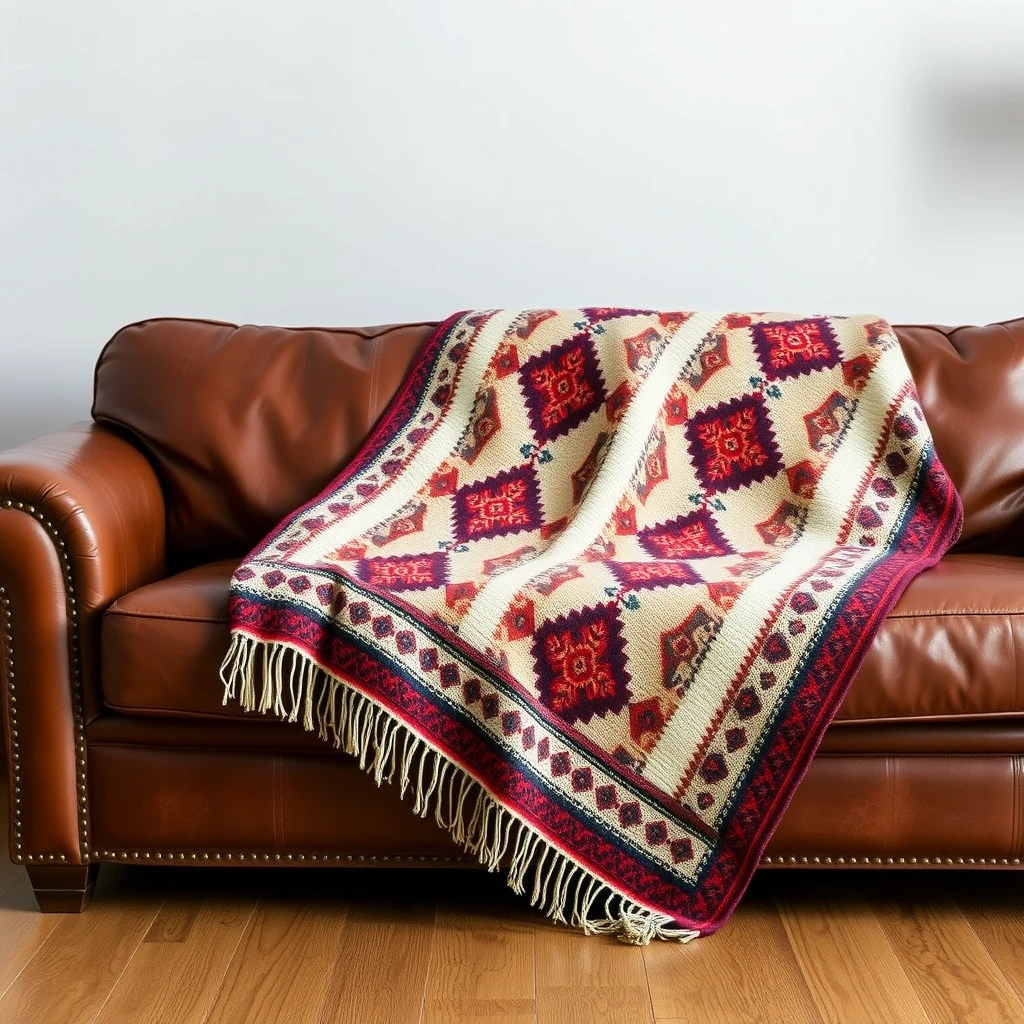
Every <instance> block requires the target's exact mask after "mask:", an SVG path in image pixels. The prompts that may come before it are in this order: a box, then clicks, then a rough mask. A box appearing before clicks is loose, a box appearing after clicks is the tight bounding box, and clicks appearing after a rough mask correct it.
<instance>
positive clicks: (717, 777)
mask: <svg viewBox="0 0 1024 1024" xmlns="http://www.w3.org/2000/svg"><path fill="white" fill-rule="evenodd" d="M728 774H729V766H728V765H727V764H726V763H725V758H724V757H722V755H721V754H719V753H718V752H717V751H715V752H714V753H713V754H708V756H707V757H705V758H704V763H703V764H702V765H701V766H700V777H701V778H702V779H703V780H704V781H705V782H706V783H708V784H709V785H714V784H715V783H716V782H721V781H722V779H724V778H725V777H726V776H727V775H728Z"/></svg>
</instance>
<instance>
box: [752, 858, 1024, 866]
mask: <svg viewBox="0 0 1024 1024" xmlns="http://www.w3.org/2000/svg"><path fill="white" fill-rule="evenodd" d="M761 863H762V864H874V865H879V864H881V865H893V864H934V865H942V866H944V867H961V866H967V865H971V864H980V865H982V866H984V865H989V866H994V867H1017V866H1019V865H1021V864H1024V857H762V858H761Z"/></svg>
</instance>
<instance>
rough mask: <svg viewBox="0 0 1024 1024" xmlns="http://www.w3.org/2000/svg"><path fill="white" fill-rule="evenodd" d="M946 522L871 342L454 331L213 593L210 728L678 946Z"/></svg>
mask: <svg viewBox="0 0 1024 1024" xmlns="http://www.w3.org/2000/svg"><path fill="white" fill-rule="evenodd" d="M310 443H315V437H313V438H310ZM961 520H962V510H961V506H960V502H959V499H958V497H957V494H956V491H955V489H954V487H953V485H952V483H951V481H950V479H949V477H948V476H947V474H946V473H945V471H944V470H943V468H942V466H941V464H940V462H939V460H938V459H937V457H936V454H935V451H934V449H933V446H932V442H931V437H930V434H929V432H928V429H927V425H926V423H925V421H924V417H923V415H922V412H921V408H920V405H919V403H918V399H917V395H916V392H915V388H914V384H913V380H912V378H911V376H910V372H909V370H908V368H907V365H906V362H905V361H904V358H903V354H902V351H901V349H900V346H899V343H898V341H897V338H896V335H895V334H894V332H893V330H892V329H891V327H890V326H889V325H888V324H887V323H885V322H884V321H882V320H879V319H877V318H875V317H863V316H861V317H825V316H792V315H782V314H765V313H754V314H738V313H734V314H726V315H720V314H706V313H687V312H678V313H675V312H656V311H650V310H635V309H620V308H585V309H574V310H554V309H545V310H491V311H483V312H471V313H464V314H458V315H456V316H454V317H452V318H450V319H449V320H447V321H446V322H445V323H444V324H443V325H441V327H440V328H439V329H438V330H437V332H436V333H435V334H434V336H433V337H432V338H431V340H430V341H429V342H428V343H427V345H426V346H425V348H424V350H423V351H422V353H421V354H420V356H419V357H418V360H417V362H416V364H415V366H414V367H413V369H412V370H411V372H410V374H409V376H408V378H407V380H406V382H405V384H404V386H403V388H402V389H401V391H400V392H399V394H398V395H397V396H396V398H395V400H394V401H393V402H392V404H391V406H390V408H389V410H388V411H387V412H386V413H385V415H384V416H383V418H382V420H381V422H380V423H379V424H378V425H377V427H376V428H375V429H374V431H373V433H372V434H371V436H370V438H369V439H368V440H367V442H366V443H365V445H364V446H363V448H362V450H361V451H360V452H359V453H358V455H357V456H356V457H355V459H354V460H353V461H352V462H351V464H350V465H348V466H346V467H345V468H344V469H343V470H342V471H341V474H340V476H338V477H337V479H335V480H334V481H333V482H332V483H331V484H330V485H329V486H328V487H327V488H326V490H325V491H324V492H323V493H322V494H320V495H319V496H318V497H316V498H315V499H314V500H313V501H311V502H310V503H309V504H308V505H306V506H305V507H304V508H302V509H300V510H298V511H297V512H295V513H294V514H293V515H291V516H289V517H288V519H287V520H285V522H283V523H282V524H281V525H280V526H279V527H278V528H277V529H276V530H274V532H273V533H272V534H271V535H270V536H269V537H267V538H266V539H265V540H264V541H263V542H262V543H261V544H260V545H259V547H258V548H257V549H256V550H255V551H253V552H252V554H251V555H249V557H248V558H246V560H245V561H244V562H243V563H242V564H241V565H240V566H239V568H238V569H237V571H236V572H235V574H234V577H233V580H232V584H231V604H230V614H231V629H232V640H231V648H230V651H229V653H228V656H227V658H226V660H225V662H224V668H223V676H224V682H225V698H224V699H225V701H227V700H229V699H230V700H236V701H239V702H240V703H241V704H242V705H243V706H244V707H245V708H247V709H250V710H257V711H259V712H262V713H265V714H273V715H276V716H277V717H279V718H283V719H287V720H290V721H293V722H301V723H302V725H303V726H304V727H305V728H306V729H316V730H318V731H319V734H320V736H321V737H322V738H323V739H324V740H325V741H327V742H332V743H333V744H334V745H335V746H337V747H340V748H342V749H343V750H345V751H347V752H348V753H350V754H353V755H355V756H356V757H358V759H359V762H360V765H361V766H362V767H363V768H364V769H365V770H367V771H369V772H371V773H372V774H373V776H374V778H375V779H376V780H377V782H378V783H380V782H382V781H384V780H387V781H389V782H395V783H396V784H397V785H398V787H399V788H400V790H401V791H402V792H403V794H404V793H405V792H406V791H407V790H408V791H411V795H412V801H413V806H412V811H413V813H416V814H421V815H427V814H429V815H432V816H434V817H435V818H436V820H437V822H438V823H439V824H440V825H441V826H443V827H445V828H447V829H449V830H450V831H451V833H452V836H453V838H454V840H455V842H457V843H458V844H460V845H461V846H462V847H463V848H465V849H467V850H470V851H472V852H474V853H476V854H478V856H479V858H480V860H481V862H483V863H484V864H486V865H487V866H488V867H490V868H492V869H494V868H499V867H500V868H501V869H503V870H505V871H506V872H507V877H508V882H509V885H510V886H511V887H512V888H513V889H514V890H515V891H517V892H526V893H527V895H528V896H529V897H530V898H531V900H532V902H533V903H534V904H536V905H539V906H540V907H542V908H543V909H544V910H545V911H546V912H547V913H548V914H549V915H551V916H552V917H554V918H555V919H556V920H559V921H565V922H568V923H571V924H573V925H576V926H578V927H581V928H583V929H584V930H585V931H588V932H610V933H614V934H617V935H618V936H619V937H620V938H621V939H623V940H624V941H628V942H634V943H644V942H647V941H649V940H650V939H651V938H652V937H662V938H680V939H687V938H692V937H694V936H696V935H697V934H701V933H707V932H710V931H713V930H714V929H715V928H717V927H718V926H719V925H721V924H722V923H723V922H724V921H725V920H726V919H727V918H728V916H729V914H730V913H731V912H732V909H733V908H734V907H735V905H736V902H737V900H738V899H739V897H740V896H741V894H742V892H743V890H744V888H745V887H746V885H747V883H748V882H749V880H750V877H751V875H752V873H753V871H754V869H755V867H756V865H757V863H758V860H759V858H760V855H761V852H762V850H763V848H764V846H765V844H766V843H767V841H768V839H769V837H770V836H771V833H772V831H773V829H774V827H775V825H776V824H777V823H778V821H779V818H780V817H781V815H782V812H783V811H784V809H785V807H786V805H787V803H788V801H789V799H790V797H791V796H792V794H793V792H794V789H795V787H796V785H797V783H798V782H799V780H800V778H801V777H802V775H803V773H804V772H805V771H806V769H807V767H808V764H809V762H810V760H811V757H812V756H813V754H814V751H815V749H816V747H817V745H818V743H819V741H820V739H821V737H822V734H823V732H824V730H825V728H826V726H827V725H828V723H829V722H830V720H831V718H832V716H833V715H834V713H835V711H836V709H837V708H838V706H839V704H840V702H841V700H842V698H843V696H844V694H845V692H846V690H847V688H848V686H849V684H850V682H851V680H852V679H853V677H854V674H855V673H856V671H857V668H858V666H859V664H860V662H861V660H862V658H863V656H864V654H865V652H866V650H867V648H868V646H869V645H870V643H871V641H872V638H873V636H874V635H875V633H876V631H877V630H878V628H879V626H880V625H881V622H882V620H883V619H884V617H885V616H886V614H887V613H888V611H889V609H890V608H891V607H892V605H893V604H894V602H895V601H896V599H897V598H898V597H899V595H900V593H901V592H902V590H903V588H904V587H905V586H906V585H907V583H909V581H910V580H911V579H912V578H913V577H914V576H915V575H916V574H917V573H919V572H921V571H922V570H924V569H927V568H928V567H929V566H931V565H933V564H934V563H935V562H936V561H937V560H938V559H939V558H940V557H941V555H942V554H943V553H944V552H945V550H946V549H947V548H948V547H949V545H950V544H951V543H952V542H953V540H954V539H955V538H956V536H957V534H958V532H959V529H960V523H961ZM337 813H338V814H339V815H341V814H346V813H348V810H347V808H346V807H345V806H343V805H340V804H339V806H338V809H337Z"/></svg>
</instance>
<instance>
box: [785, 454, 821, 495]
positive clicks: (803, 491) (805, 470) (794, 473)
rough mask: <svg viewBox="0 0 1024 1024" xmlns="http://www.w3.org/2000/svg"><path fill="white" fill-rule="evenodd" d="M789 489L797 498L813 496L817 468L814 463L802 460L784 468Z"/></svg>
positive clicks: (816, 485) (816, 481)
mask: <svg viewBox="0 0 1024 1024" xmlns="http://www.w3.org/2000/svg"><path fill="white" fill-rule="evenodd" d="M786 477H787V478H788V480H789V489H790V490H791V491H792V492H793V493H794V494H795V495H796V496H797V497H798V498H813V497H814V492H815V490H817V487H818V470H817V469H816V468H815V466H814V463H812V462H809V461H807V460H804V461H803V462H798V463H797V464H796V465H795V466H790V467H789V469H787V470H786Z"/></svg>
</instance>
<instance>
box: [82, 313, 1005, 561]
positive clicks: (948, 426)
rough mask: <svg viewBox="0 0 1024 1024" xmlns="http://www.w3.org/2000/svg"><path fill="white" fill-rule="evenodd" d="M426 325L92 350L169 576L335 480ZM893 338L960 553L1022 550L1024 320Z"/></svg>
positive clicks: (174, 329) (122, 336) (183, 324)
mask: <svg viewBox="0 0 1024 1024" xmlns="http://www.w3.org/2000/svg"><path fill="white" fill-rule="evenodd" d="M435 328H436V324H433V323H417V324H401V325H394V326H385V327H369V328H358V329H356V328H353V329H320V328H281V327H252V326H245V327H239V326H236V325H234V324H228V323H220V322H214V321H208V320H172V319H160V320H147V321H143V322H142V323H138V324H132V325H131V326H129V327H125V328H123V329H122V330H120V331H118V333H117V334H116V335H115V336H114V337H113V338H112V339H111V341H110V342H109V343H108V344H107V346H106V348H105V349H104V350H103V353H102V355H101V356H100V359H99V362H98V365H97V368H96V387H95V401H94V404H93V416H94V418H95V419H96V420H97V421H98V422H100V423H103V424H106V425H109V426H112V427H115V428H117V429H120V430H123V431H126V432H128V433H129V434H130V435H131V436H132V437H133V438H134V439H135V441H136V443H137V444H138V445H140V446H141V448H142V449H143V450H144V451H145V452H146V453H147V455H148V456H149V458H150V459H151V461H152V462H153V465H154V466H155V468H156V470H157V472H158V473H159V475H160V477H161V480H162V482H163V487H164V491H165V496H166V502H167V529H168V551H169V554H170V555H171V556H172V558H173V561H174V562H175V563H176V564H177V565H178V566H184V565H189V564H196V563H198V562H202V561H206V560H210V559H213V558H226V557H229V556H233V555H242V554H244V553H245V552H246V551H247V550H249V548H251V547H252V546H253V545H255V544H256V543H257V542H258V541H259V540H260V538H261V537H262V536H263V535H264V534H265V533H267V532H268V531H269V530H270V529H271V527H273V526H274V524H275V523H277V522H278V521H279V520H280V519H281V518H282V517H283V516H285V515H287V514H288V513H289V512H290V511H291V510H292V509H294V508H295V507H297V506H298V505H300V504H301V503H302V502H304V501H306V500H308V499H309V498H310V497H312V496H313V495H314V494H316V493H317V492H318V491H319V490H320V489H322V488H323V487H324V486H325V485H326V484H327V483H328V482H329V481H330V480H331V479H332V478H333V477H334V476H335V475H336V474H337V472H338V471H339V469H340V468H341V467H342V466H343V465H344V463H345V462H346V461H347V460H348V458H349V457H350V456H351V455H352V454H353V452H354V451H355V450H356V449H357V448H358V446H359V444H360V443H361V442H362V440H363V439H364V438H365V436H366V434H367V433H368V432H369V430H370V428H371V427H372V426H373V424H374V422H376V420H377V418H378V417H379V416H380V414H381V413H382V412H383V410H384V407H385V406H386V405H387V403H388V401H389V400H390V399H391V397H392V395H393V394H394V392H395V391H396V389H397V388H398V385H399V383H400V382H401V380H402V379H403V377H404V376H405V374H406V372H407V370H408V368H409V366H410V364H411V362H412V360H413V358H414V357H415V355H416V353H417V351H418V350H419V349H420V347H421V346H422V344H423V343H424V342H425V340H426V339H427V337H429V335H430V334H431V333H432V331H433V330H434V329H435ZM898 333H899V337H900V341H901V342H902V344H903V348H904V351H905V352H906V355H907V359H908V362H909V363H910V368H911V371H912V372H913V374H914V378H915V380H916V381H917V385H918V389H919V391H920V394H921V400H922V403H923V405H924V408H925V413H926V414H927V417H928V421H929V423H930V425H931V428H932V432H933V434H934V437H935V445H936V448H937V450H938V452H939V455H940V457H941V458H942V460H943V462H944V463H945V465H946V467H947V469H948V470H949V472H950V474H951V475H952V477H953V480H954V482H955V483H956V485H957V487H958V489H959V491H960V495H961V497H962V499H963V503H964V512H965V522H964V531H963V535H962V537H961V541H960V544H959V548H960V549H962V550H975V551H1005V552H1008V553H1014V554H1021V553H1024V549H1022V548H1021V546H1019V545H1018V543H1017V537H1018V531H1019V530H1020V524H1021V513H1022V507H1024V319H1021V320H1015V321H1011V322H1008V323H1002V324H993V325H990V326H988V327H959V328H955V329H951V328H946V327H929V326H907V327H899V328H898Z"/></svg>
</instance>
